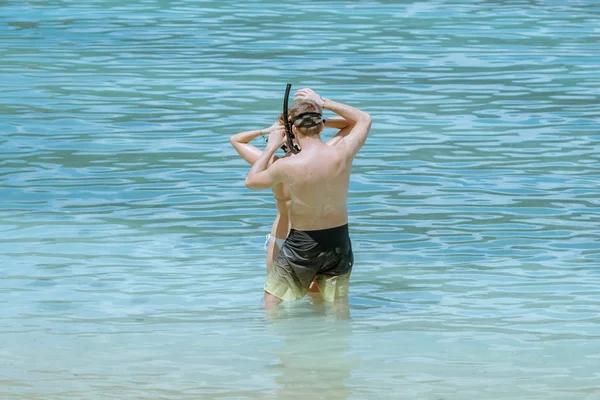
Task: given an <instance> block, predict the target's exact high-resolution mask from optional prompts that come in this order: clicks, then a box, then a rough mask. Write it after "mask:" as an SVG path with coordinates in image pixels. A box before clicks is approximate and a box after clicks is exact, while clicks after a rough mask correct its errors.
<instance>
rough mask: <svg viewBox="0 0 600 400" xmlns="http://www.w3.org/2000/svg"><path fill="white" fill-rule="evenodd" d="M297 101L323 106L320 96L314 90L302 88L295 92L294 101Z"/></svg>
mask: <svg viewBox="0 0 600 400" xmlns="http://www.w3.org/2000/svg"><path fill="white" fill-rule="evenodd" d="M297 100H312V101H314V102H315V103H317V104H318V105H320V106H323V104H322V103H323V100H322V99H321V96H319V95H318V94H317V93H316V92H315V91H314V90H312V89H309V88H304V89H300V90H298V91H296V93H295V94H294V101H297Z"/></svg>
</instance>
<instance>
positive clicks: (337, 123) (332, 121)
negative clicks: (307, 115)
mask: <svg viewBox="0 0 600 400" xmlns="http://www.w3.org/2000/svg"><path fill="white" fill-rule="evenodd" d="M325 126H326V127H329V128H337V129H339V131H338V133H336V134H335V135H333V136H332V137H331V138H330V139H329V140H328V141H326V142H325V144H327V145H329V146H335V145H336V144H338V143H339V141H340V140H342V139H343V138H344V136H346V135H348V133H350V131H351V130H352V128H353V127H354V124H352V123H350V122H349V121H348V120H347V119H345V118H342V117H334V118H327V120H326V121H325Z"/></svg>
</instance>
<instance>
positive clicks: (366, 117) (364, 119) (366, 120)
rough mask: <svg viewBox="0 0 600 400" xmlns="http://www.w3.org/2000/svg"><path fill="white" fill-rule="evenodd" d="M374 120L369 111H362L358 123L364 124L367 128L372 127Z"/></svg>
mask: <svg viewBox="0 0 600 400" xmlns="http://www.w3.org/2000/svg"><path fill="white" fill-rule="evenodd" d="M372 121H373V119H372V118H371V115H370V114H369V113H366V112H364V111H361V112H360V117H359V119H358V121H357V123H360V124H361V125H362V126H366V127H367V129H369V128H371V122H372Z"/></svg>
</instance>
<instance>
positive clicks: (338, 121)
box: [323, 117, 350, 129]
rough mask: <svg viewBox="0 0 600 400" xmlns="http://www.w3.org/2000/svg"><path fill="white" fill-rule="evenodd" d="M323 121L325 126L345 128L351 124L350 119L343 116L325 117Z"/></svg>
mask: <svg viewBox="0 0 600 400" xmlns="http://www.w3.org/2000/svg"><path fill="white" fill-rule="evenodd" d="M323 121H324V124H323V125H325V128H335V129H344V128H345V127H347V126H348V125H350V121H348V120H347V119H345V118H343V117H333V118H324V119H323Z"/></svg>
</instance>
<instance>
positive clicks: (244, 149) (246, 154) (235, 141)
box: [229, 121, 281, 165]
mask: <svg viewBox="0 0 600 400" xmlns="http://www.w3.org/2000/svg"><path fill="white" fill-rule="evenodd" d="M280 125H281V124H280V122H279V121H276V122H275V123H274V124H273V125H271V126H269V127H268V128H264V129H257V130H253V131H245V132H240V133H238V134H236V135H233V136H232V137H231V138H229V141H230V142H231V145H232V146H233V148H234V149H235V151H237V153H238V154H239V155H240V156H242V158H243V159H244V160H246V161H247V162H248V163H249V164H250V165H254V163H255V162H256V160H258V157H260V155H261V154H262V150H260V149H258V148H256V147H255V146H252V145H251V144H249V143H250V142H251V141H252V140H254V139H256V138H257V137H259V136H265V135H267V136H268V135H269V133H271V132H273V130H274V129H275V128H277V127H278V126H280ZM272 161H273V160H271V162H272Z"/></svg>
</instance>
